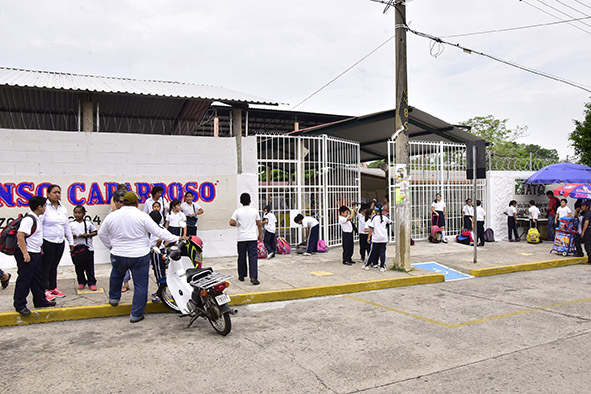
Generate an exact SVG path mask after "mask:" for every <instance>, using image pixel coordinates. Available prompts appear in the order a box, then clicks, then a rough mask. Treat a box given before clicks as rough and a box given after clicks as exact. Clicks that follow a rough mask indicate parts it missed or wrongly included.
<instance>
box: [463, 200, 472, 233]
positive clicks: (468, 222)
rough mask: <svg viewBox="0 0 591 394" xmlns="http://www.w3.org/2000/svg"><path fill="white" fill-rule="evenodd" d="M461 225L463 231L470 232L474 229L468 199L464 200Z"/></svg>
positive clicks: (470, 203)
mask: <svg viewBox="0 0 591 394" xmlns="http://www.w3.org/2000/svg"><path fill="white" fill-rule="evenodd" d="M462 223H463V224H464V230H468V231H472V230H473V229H474V207H473V206H472V200H471V199H470V198H469V199H467V200H466V205H464V208H463V209H462Z"/></svg>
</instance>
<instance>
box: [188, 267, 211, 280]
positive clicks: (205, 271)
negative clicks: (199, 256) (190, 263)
mask: <svg viewBox="0 0 591 394" xmlns="http://www.w3.org/2000/svg"><path fill="white" fill-rule="evenodd" d="M212 272H213V269H211V268H189V269H188V270H186V271H185V275H186V276H187V282H191V281H192V280H195V279H200V278H204V277H206V276H207V275H209V274H211V273H212Z"/></svg>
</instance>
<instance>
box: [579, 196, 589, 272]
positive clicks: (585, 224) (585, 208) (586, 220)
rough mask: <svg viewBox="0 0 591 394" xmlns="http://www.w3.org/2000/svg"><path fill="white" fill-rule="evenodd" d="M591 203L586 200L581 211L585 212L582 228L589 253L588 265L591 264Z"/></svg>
mask: <svg viewBox="0 0 591 394" xmlns="http://www.w3.org/2000/svg"><path fill="white" fill-rule="evenodd" d="M590 206H591V203H589V201H588V200H585V201H583V202H582V203H581V209H582V210H583V215H582V218H581V220H582V223H583V224H582V227H581V238H582V239H583V242H585V252H587V264H591V257H590V256H591V224H590V223H589V222H590V221H591V210H589V208H590Z"/></svg>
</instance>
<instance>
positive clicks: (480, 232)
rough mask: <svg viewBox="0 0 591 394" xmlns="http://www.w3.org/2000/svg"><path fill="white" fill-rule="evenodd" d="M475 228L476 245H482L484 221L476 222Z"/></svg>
mask: <svg viewBox="0 0 591 394" xmlns="http://www.w3.org/2000/svg"><path fill="white" fill-rule="evenodd" d="M476 228H477V232H478V243H479V244H480V245H484V221H480V220H479V221H477V222H476Z"/></svg>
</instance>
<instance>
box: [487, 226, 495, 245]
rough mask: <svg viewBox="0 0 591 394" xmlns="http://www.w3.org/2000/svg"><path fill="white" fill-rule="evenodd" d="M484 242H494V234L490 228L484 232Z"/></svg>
mask: <svg viewBox="0 0 591 394" xmlns="http://www.w3.org/2000/svg"><path fill="white" fill-rule="evenodd" d="M484 242H495V232H494V231H493V229H492V228H487V229H486V230H484Z"/></svg>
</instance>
